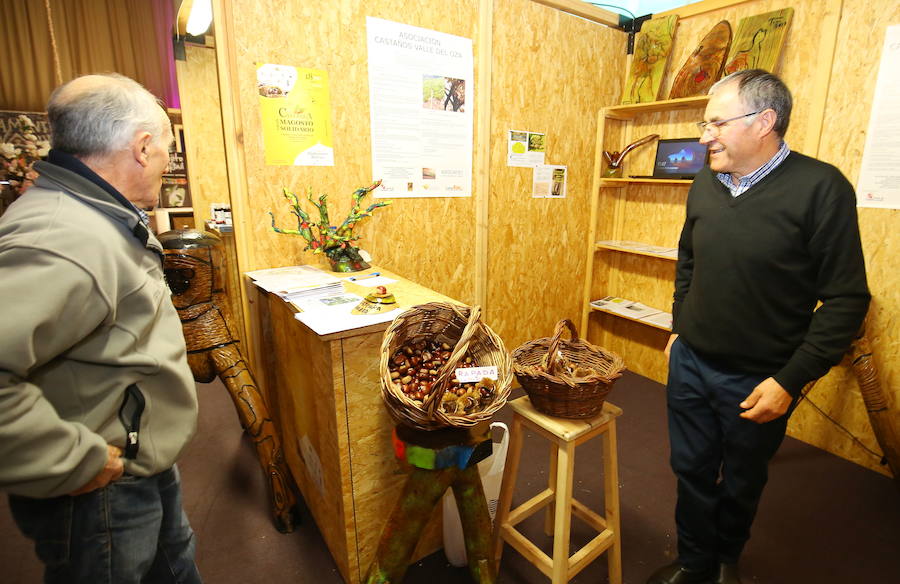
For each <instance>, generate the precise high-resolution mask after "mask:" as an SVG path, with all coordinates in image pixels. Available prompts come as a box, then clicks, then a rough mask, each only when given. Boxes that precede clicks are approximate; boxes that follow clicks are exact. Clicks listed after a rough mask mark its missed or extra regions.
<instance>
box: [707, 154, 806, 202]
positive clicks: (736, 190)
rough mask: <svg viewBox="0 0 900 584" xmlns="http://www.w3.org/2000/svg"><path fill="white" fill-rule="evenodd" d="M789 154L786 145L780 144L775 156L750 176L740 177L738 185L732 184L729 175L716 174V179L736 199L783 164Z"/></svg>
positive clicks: (724, 173)
mask: <svg viewBox="0 0 900 584" xmlns="http://www.w3.org/2000/svg"><path fill="white" fill-rule="evenodd" d="M790 153H791V149H790V148H788V145H787V143H785V142H782V143H781V148H779V149H778V152H776V153H775V156H773V157H772V158H770V159H769V161H768V162H766V163H765V164H763V165H762V166H760V167H759V168H757V169H756V170H754V171H753V172H751V173H750V174H747V175H744V176H743V177H741V178H740V179H739V180H738V184H734V181H732V180H731V174H730V173H727V172H719V173H716V178H718V179H719V181H720V182H721V183H722V184H723V185H725V186H726V187H728V190H729V191H731V196H732V197H737V196H739V195H742V194H744V193H745V192H746V191H747V189H749V188H750V187H752V186H753V185H755V184H756V183H758V182H759V181H761V180H762V179H763V178H765V176H766V175H767V174H769V173H770V172H772V171H773V170H775V168H776V167H777V166H778V165H779V164H781V163H782V162H784V159H785V158H787V155H788V154H790Z"/></svg>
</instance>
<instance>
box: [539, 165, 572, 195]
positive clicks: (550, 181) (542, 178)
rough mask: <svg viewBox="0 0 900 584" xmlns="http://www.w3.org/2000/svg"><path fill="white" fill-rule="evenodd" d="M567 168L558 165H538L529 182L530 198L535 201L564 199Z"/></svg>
mask: <svg viewBox="0 0 900 584" xmlns="http://www.w3.org/2000/svg"><path fill="white" fill-rule="evenodd" d="M566 175H567V168H566V167H565V166H561V165H559V164H538V165H537V166H535V167H534V173H533V176H532V180H531V196H532V197H533V198H535V199H565V198H566V182H567V180H566V179H567V176H566Z"/></svg>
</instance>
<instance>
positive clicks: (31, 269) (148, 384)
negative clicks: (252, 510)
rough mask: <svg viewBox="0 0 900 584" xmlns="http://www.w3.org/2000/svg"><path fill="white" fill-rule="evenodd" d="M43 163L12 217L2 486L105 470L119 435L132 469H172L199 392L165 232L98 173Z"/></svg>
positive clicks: (3, 348)
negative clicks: (147, 223) (166, 264)
mask: <svg viewBox="0 0 900 584" xmlns="http://www.w3.org/2000/svg"><path fill="white" fill-rule="evenodd" d="M38 164H39V166H38V167H37V168H38V170H39V172H40V173H41V176H40V178H38V180H37V182H36V184H35V186H33V187H32V188H31V189H29V191H28V192H27V193H26V194H25V195H23V196H22V197H21V198H20V199H19V200H18V201H16V202H15V203H14V204H13V205H12V206H11V207H10V208H9V209H8V210H7V212H6V213H5V214H4V215H3V217H0V490H3V491H7V492H9V493H14V494H19V495H25V496H30V497H39V498H42V497H53V496H57V495H62V494H65V493H69V492H71V491H73V490H75V489H78V488H79V487H81V486H83V485H84V484H86V483H87V482H88V481H89V480H91V479H92V478H93V477H94V476H96V475H97V473H98V472H100V470H101V469H102V468H103V466H104V464H105V462H106V458H107V454H106V444H107V443H109V444H113V445H115V446H119V447H120V448H122V449H123V450H125V451H126V460H125V472H126V473H130V474H133V475H137V476H150V475H153V474H156V473H158V472H161V471H163V470H166V469H168V468H169V467H171V466H172V465H173V464H174V462H175V460H176V459H177V458H178V456H179V454H180V453H181V451H182V449H183V448H184V446H185V445H186V444H187V442H188V441H189V440H190V438H191V437H192V436H193V434H194V431H195V429H196V423H197V395H196V389H195V386H194V381H193V377H192V375H191V371H190V369H189V368H188V365H187V360H186V353H185V344H184V337H183V336H182V332H181V323H180V321H179V319H178V315H177V313H176V312H175V308H174V307H173V306H172V301H171V297H170V295H169V290H168V288H167V287H166V284H165V281H164V279H163V271H162V265H161V262H160V255H159V254H160V251H161V247H160V245H159V242H158V241H157V240H156V238H155V237H153V235H152V234H148V233H147V232H146V230H145V229H144V227H143V225H142V224H141V225H138V223H139V219H138V217H137V214H136V213H135V212H134V211H133V210H130V209H127V208H125V207H124V205H123V204H121V203H119V202H117V201H116V200H115V199H114V198H113V197H112V195H111V194H110V193H108V192H107V191H105V190H104V189H102V188H101V187H99V186H98V185H96V184H95V183H93V182H92V181H90V180H88V179H87V178H84V177H82V176H81V175H79V174H77V173H75V172H72V171H70V170H67V169H65V168H62V167H60V166H56V165H53V164H49V163H38ZM144 238H146V243H143V242H142V240H143V239H144Z"/></svg>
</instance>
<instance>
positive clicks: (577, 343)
mask: <svg viewBox="0 0 900 584" xmlns="http://www.w3.org/2000/svg"><path fill="white" fill-rule="evenodd" d="M566 328H568V329H569V332H570V334H571V336H572V338H571V340H569V341H564V340H562V339H561V337H562V334H563V332H564V331H565V330H566ZM560 357H562V358H564V359H565V360H566V361H568V362H569V363H571V364H572V365H575V366H577V367H578V368H579V369H583V370H585V371H584V374H583V375H580V376H578V377H571V376H568V375H556V374H554V373H551V372H552V371H554V369H555V365H556V362H557V360H558V359H559V358H560ZM512 358H513V372H514V373H515V375H516V379H517V380H518V381H519V385H521V386H522V389H524V390H525V393H527V394H528V397H529V398H531V403H532V404H533V405H534V407H535V409H537V410H538V411H540V412H543V413H545V414H548V415H550V416H558V417H561V418H591V417H593V416H596V415H597V414H599V413H600V411H601V410H602V409H603V402H604V401H605V400H606V396H607V395H608V394H609V391H610V390H611V389H612V386H613V382H615V380H616V379H618V378H619V377H621V376H622V372H623V371H625V362H624V361H623V360H622V358H621V357H619V356H618V355H616V354H615V353H611V352H609V351H606V350H605V349H601V348H600V347H596V346H594V345H592V344H590V343H588V342H587V341H584V340H582V339H579V338H578V331H577V330H576V329H575V325H574V324H572V321H570V320H568V319H563V320H561V321H559V322H558V323H557V324H556V331H555V332H554V335H553V337H545V338H542V339H536V340H533V341H528V342H527V343H524V344H523V345H521V346H520V347H519V348H518V349H516V350H515V351H513V355H512Z"/></svg>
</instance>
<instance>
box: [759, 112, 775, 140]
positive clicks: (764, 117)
mask: <svg viewBox="0 0 900 584" xmlns="http://www.w3.org/2000/svg"><path fill="white" fill-rule="evenodd" d="M758 118H759V120H760V121H761V122H762V124H760V136H767V135H769V134H770V133H771V132H772V131H774V128H775V122H776V120H777V119H778V114H776V113H775V110H773V109H767V110H763V111H762V112H760V114H759V117H758Z"/></svg>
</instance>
